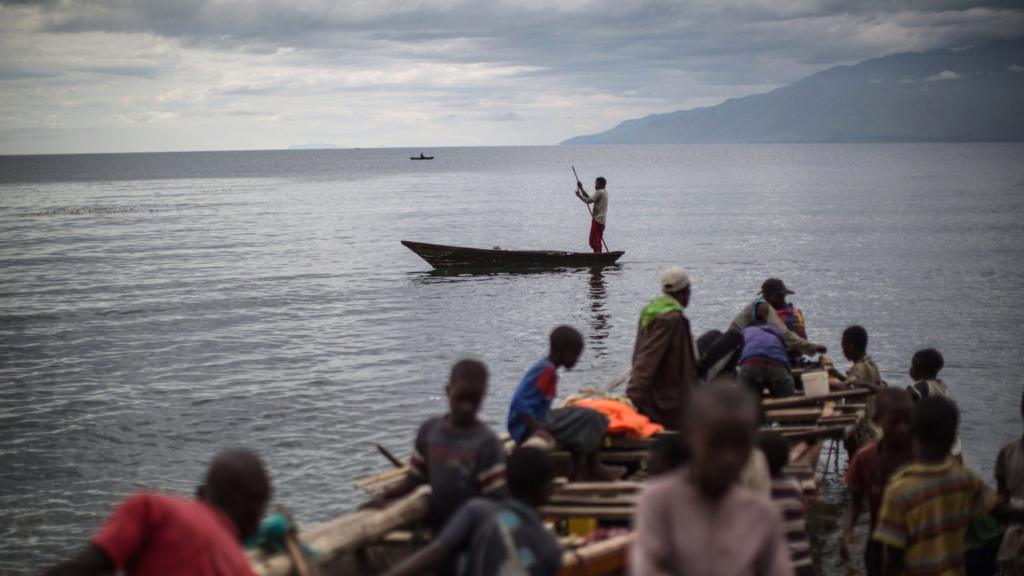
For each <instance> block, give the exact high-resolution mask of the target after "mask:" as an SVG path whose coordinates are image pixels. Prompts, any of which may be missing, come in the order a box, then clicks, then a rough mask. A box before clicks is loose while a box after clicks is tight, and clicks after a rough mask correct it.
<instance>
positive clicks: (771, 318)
mask: <svg viewBox="0 0 1024 576" xmlns="http://www.w3.org/2000/svg"><path fill="white" fill-rule="evenodd" d="M768 323H769V324H771V325H772V326H775V327H776V328H778V329H779V330H780V331H781V332H782V339H783V340H784V341H785V342H786V348H787V349H789V350H792V351H794V352H799V353H801V354H807V355H814V354H818V353H822V354H824V353H825V352H827V348H825V347H824V346H822V345H820V344H815V343H813V342H808V341H807V340H804V339H803V338H801V337H800V335H799V334H797V333H796V332H793V331H792V330H790V329H789V327H788V326H786V323H785V322H783V321H782V318H779V315H778V314H777V313H776V312H775V309H774V308H770V307H769V311H768Z"/></svg>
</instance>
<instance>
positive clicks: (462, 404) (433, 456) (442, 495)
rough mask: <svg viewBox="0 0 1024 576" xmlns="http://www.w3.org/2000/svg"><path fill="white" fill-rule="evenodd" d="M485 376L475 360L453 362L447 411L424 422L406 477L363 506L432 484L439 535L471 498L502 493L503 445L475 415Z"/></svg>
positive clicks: (432, 511) (433, 525) (432, 517)
mask: <svg viewBox="0 0 1024 576" xmlns="http://www.w3.org/2000/svg"><path fill="white" fill-rule="evenodd" d="M487 378H488V375H487V367H486V366H484V364H483V363H482V362H479V361H477V360H460V361H459V362H457V363H456V364H455V366H453V367H452V371H451V375H450V377H449V380H448V386H446V387H445V393H446V394H447V395H448V414H446V415H444V416H437V417H435V418H430V419H429V420H427V421H426V422H424V423H423V424H422V425H421V426H420V429H419V432H418V433H417V434H416V443H415V445H414V447H413V452H412V457H411V458H410V461H409V473H408V474H407V475H406V476H405V479H404V480H402V482H401V483H400V484H398V485H396V486H394V487H392V488H390V489H388V490H386V491H384V493H383V494H381V495H379V496H377V497H375V498H374V499H373V500H371V501H369V502H367V503H366V504H364V505H363V507H364V508H365V507H369V508H380V507H383V506H384V505H385V504H386V503H387V502H388V501H390V500H394V499H396V498H401V497H402V496H405V495H406V494H409V493H410V492H412V491H413V490H414V489H415V488H416V487H418V486H419V485H421V484H425V483H429V484H430V488H431V490H432V492H431V495H430V498H431V500H430V518H429V519H430V526H431V528H432V529H433V530H434V533H435V534H436V533H438V532H440V531H441V528H443V527H444V525H445V522H447V521H448V519H449V518H451V517H452V515H453V514H455V512H456V511H457V510H458V509H459V508H460V507H461V506H462V505H463V504H465V503H466V502H467V501H468V500H469V499H470V498H473V497H474V496H489V497H492V498H500V497H503V496H504V494H505V449H504V447H503V446H502V444H501V441H500V440H498V437H497V436H496V435H495V434H494V432H492V431H491V429H490V428H489V427H488V426H487V424H484V423H483V422H481V421H480V420H479V418H478V416H477V415H478V413H479V412H480V406H481V405H482V404H483V402H484V396H486V394H487Z"/></svg>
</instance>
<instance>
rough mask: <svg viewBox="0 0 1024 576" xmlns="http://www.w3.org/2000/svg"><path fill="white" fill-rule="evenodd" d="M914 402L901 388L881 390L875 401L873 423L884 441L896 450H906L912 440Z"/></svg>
mask: <svg viewBox="0 0 1024 576" xmlns="http://www.w3.org/2000/svg"><path fill="white" fill-rule="evenodd" d="M913 414H914V400H913V398H911V396H910V393H908V392H907V391H906V390H905V389H903V388H883V389H882V390H881V391H879V392H878V397H877V398H876V399H875V423H876V424H878V426H879V428H881V429H882V434H883V436H884V437H885V441H886V442H888V443H889V444H890V445H892V446H895V447H896V448H907V447H909V446H910V442H911V439H912V436H911V433H910V431H911V426H912V424H913Z"/></svg>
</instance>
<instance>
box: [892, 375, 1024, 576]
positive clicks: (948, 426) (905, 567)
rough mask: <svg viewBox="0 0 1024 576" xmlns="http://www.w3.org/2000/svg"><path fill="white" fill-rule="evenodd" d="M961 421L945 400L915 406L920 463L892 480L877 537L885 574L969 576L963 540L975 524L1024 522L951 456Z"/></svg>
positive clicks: (932, 399)
mask: <svg viewBox="0 0 1024 576" xmlns="http://www.w3.org/2000/svg"><path fill="white" fill-rule="evenodd" d="M958 420H959V413H958V411H957V408H956V405H955V404H954V403H953V402H952V401H951V400H949V399H948V398H945V397H942V396H938V395H935V396H929V397H927V398H924V399H922V400H920V401H918V403H917V405H916V406H915V407H914V419H913V433H914V448H915V454H916V455H917V459H916V461H915V462H913V463H912V464H910V465H908V466H907V467H905V468H903V469H902V470H900V471H899V472H897V473H896V474H894V475H893V476H892V478H891V479H890V480H889V485H888V486H887V487H886V489H885V495H884V496H883V497H882V509H881V512H880V513H879V518H878V526H877V527H876V528H875V533H874V539H875V540H876V541H878V542H879V543H881V544H883V545H884V546H885V553H884V558H885V562H884V566H885V567H884V570H883V574H884V575H885V576H900V575H904V574H905V575H907V576H964V536H965V534H966V531H967V527H968V525H970V523H971V522H972V521H973V520H975V519H977V518H980V517H982V516H984V515H986V514H989V513H991V514H992V515H993V516H995V517H996V518H997V519H999V520H1002V521H1009V522H1021V521H1022V519H1024V514H1022V513H1021V511H1020V510H1015V509H1013V510H1011V509H1009V508H1008V507H1006V506H1005V505H997V502H996V496H995V493H994V492H993V491H992V490H991V489H990V488H989V487H988V486H986V485H985V483H984V482H983V481H982V480H981V478H980V477H979V476H978V475H977V474H976V473H975V472H974V471H973V470H971V469H969V468H967V467H965V466H963V465H962V464H960V463H959V462H957V461H956V460H955V459H953V458H952V457H951V456H950V455H949V450H950V448H951V447H952V446H953V441H954V440H955V439H956V428H957V422H958Z"/></svg>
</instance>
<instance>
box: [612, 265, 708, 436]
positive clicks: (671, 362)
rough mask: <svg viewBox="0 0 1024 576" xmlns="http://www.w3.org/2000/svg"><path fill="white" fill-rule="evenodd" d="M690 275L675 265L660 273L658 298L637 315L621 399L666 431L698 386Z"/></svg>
mask: <svg viewBox="0 0 1024 576" xmlns="http://www.w3.org/2000/svg"><path fill="white" fill-rule="evenodd" d="M689 303H690V275H689V274H687V272H686V271H685V270H683V269H682V268H680V267H678V266H671V267H669V268H667V269H666V270H665V271H664V272H663V273H662V275H661V295H660V296H658V297H657V298H655V299H654V300H652V301H651V302H650V303H649V304H648V305H647V306H645V307H644V309H643V310H642V311H641V312H640V321H639V322H638V323H637V330H636V344H635V345H634V347H633V369H632V373H631V375H630V378H629V384H628V385H627V387H626V395H627V396H629V399H630V400H631V401H632V402H633V405H634V406H636V409H637V410H638V411H639V412H640V413H641V414H643V415H644V416H647V417H648V418H650V419H651V420H652V421H654V422H657V423H658V424H661V425H662V426H664V427H665V428H667V429H670V430H678V429H679V426H680V422H681V419H682V416H683V413H684V410H685V408H686V404H687V402H688V401H689V397H690V391H691V389H692V388H693V387H694V386H695V385H696V383H697V358H696V355H695V353H694V344H693V335H692V334H691V333H690V321H689V320H688V319H687V318H686V314H685V312H684V311H685V309H686V306H687V305H688V304H689Z"/></svg>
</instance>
